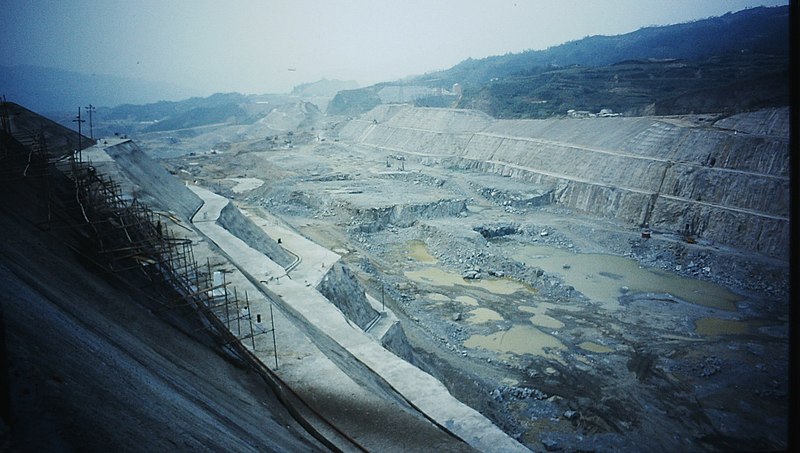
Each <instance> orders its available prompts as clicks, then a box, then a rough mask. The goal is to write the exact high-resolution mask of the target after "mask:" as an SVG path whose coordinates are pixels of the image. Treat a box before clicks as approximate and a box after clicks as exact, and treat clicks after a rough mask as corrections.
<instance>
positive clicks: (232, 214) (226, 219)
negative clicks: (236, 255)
mask: <svg viewBox="0 0 800 453" xmlns="http://www.w3.org/2000/svg"><path fill="white" fill-rule="evenodd" d="M217 223H219V225H220V226H222V227H223V228H225V229H226V230H228V231H230V232H231V233H232V234H233V235H234V236H236V237H238V238H239V239H241V240H242V242H244V243H245V244H247V245H249V246H250V247H252V248H254V249H255V250H258V251H259V252H261V253H263V254H264V255H267V257H269V259H271V260H272V261H275V262H276V263H278V264H280V265H281V266H282V267H284V268H285V267H287V266H289V265H290V264H292V262H294V260H295V258H294V257H293V256H292V255H291V254H289V253H288V252H287V251H286V250H284V249H283V247H281V246H280V245H278V242H277V241H276V240H275V239H274V238H272V237H270V236H269V235H268V234H267V233H266V232H265V231H264V230H263V229H262V228H259V227H258V226H257V225H256V224H255V223H253V221H252V220H250V219H249V218H247V216H245V215H244V214H242V212H241V211H239V208H237V207H236V206H234V204H233V203H231V202H229V203H228V204H227V205H225V207H224V208H222V211H220V213H219V219H217Z"/></svg>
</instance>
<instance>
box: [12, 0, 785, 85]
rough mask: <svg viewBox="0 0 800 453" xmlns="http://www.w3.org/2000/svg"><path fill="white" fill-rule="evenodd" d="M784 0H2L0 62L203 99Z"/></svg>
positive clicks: (444, 61)
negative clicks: (165, 86)
mask: <svg viewBox="0 0 800 453" xmlns="http://www.w3.org/2000/svg"><path fill="white" fill-rule="evenodd" d="M783 4H788V0H592V1H588V0H580V1H579V0H575V1H570V0H528V1H525V0H516V1H513V0H487V1H472V0H452V1H450V0H445V1H437V0H327V1H326V0H285V1H284V0H280V1H279V0H261V1H254V0H253V1H245V0H239V1H237V0H228V1H223V0H0V5H2V8H0V21H2V26H0V64H3V65H16V64H31V65H38V66H53V67H57V68H61V69H67V70H71V71H76V72H82V73H88V74H91V73H97V74H113V75H124V76H131V77H138V78H144V79H148V80H155V81H166V82H172V83H176V84H179V85H183V86H186V87H190V88H193V89H195V90H197V91H198V94H211V93H214V92H221V91H239V92H242V93H282V92H288V91H289V90H291V88H292V87H293V86H295V85H297V84H300V83H304V82H313V81H316V80H319V79H321V78H323V77H326V78H329V79H332V78H337V79H343V80H356V81H358V83H359V84H360V85H361V86H366V85H370V84H373V83H376V82H380V81H388V80H396V79H399V78H402V77H405V76H408V75H415V74H422V73H424V72H428V71H433V70H439V69H446V68H449V67H450V66H452V65H454V64H456V63H458V62H460V61H462V60H464V59H466V58H468V57H472V58H482V57H486V56H489V55H499V54H504V53H508V52H521V51H523V50H526V49H534V50H538V49H544V48H547V47H550V46H553V45H558V44H561V43H563V42H565V41H570V40H574V39H580V38H583V37H585V36H589V35H615V34H621V33H627V32H631V31H634V30H637V29H639V28H641V27H645V26H648V25H666V24H673V23H679V22H686V21H690V20H695V19H702V18H706V17H709V16H719V15H722V14H725V13H726V12H728V11H732V12H733V11H739V10H741V9H745V8H748V7H753V6H760V5H764V6H774V5H783Z"/></svg>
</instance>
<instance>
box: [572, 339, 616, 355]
mask: <svg viewBox="0 0 800 453" xmlns="http://www.w3.org/2000/svg"><path fill="white" fill-rule="evenodd" d="M578 347H579V348H581V349H584V350H586V351H589V352H595V353H598V354H608V353H609V352H614V350H613V349H611V348H609V347H608V346H604V345H602V344H598V343H595V342H593V341H584V342H583V343H581V344H579V345H578Z"/></svg>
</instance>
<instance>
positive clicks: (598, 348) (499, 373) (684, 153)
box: [140, 106, 790, 451]
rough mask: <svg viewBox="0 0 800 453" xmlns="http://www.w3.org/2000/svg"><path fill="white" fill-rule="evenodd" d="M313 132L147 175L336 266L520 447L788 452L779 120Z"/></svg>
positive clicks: (393, 113) (439, 116) (348, 123)
mask: <svg viewBox="0 0 800 453" xmlns="http://www.w3.org/2000/svg"><path fill="white" fill-rule="evenodd" d="M317 121H318V122H317V123H314V126H313V127H314V131H315V132H314V133H315V134H316V139H314V140H311V141H308V142H302V143H301V142H297V143H294V144H291V145H289V146H282V147H274V146H268V143H272V142H275V140H271V141H270V140H265V139H264V138H263V137H261V138H253V139H248V140H245V141H240V142H237V141H235V140H233V139H230V140H229V142H230V143H231V146H230V148H229V149H227V150H226V151H224V152H214V153H203V152H199V151H200V149H201V148H199V147H198V148H193V144H192V141H191V140H184V141H182V143H181V145H180V146H181V147H182V148H181V149H176V150H174V151H173V152H171V153H170V156H174V155H180V157H171V158H169V159H164V160H162V163H163V164H164V165H165V166H166V167H167V168H168V169H169V170H170V172H171V173H173V174H174V175H176V176H177V177H179V178H182V179H184V180H186V182H191V183H197V184H199V185H201V186H205V187H206V188H208V189H210V190H212V191H214V192H217V193H219V194H222V195H224V196H226V197H228V198H230V199H231V200H233V201H234V203H235V204H236V205H237V206H238V207H239V208H240V209H243V210H251V211H252V212H255V213H258V212H263V213H264V215H265V216H276V217H278V218H280V221H281V222H285V225H287V227H288V228H291V229H293V230H295V231H296V232H298V233H300V234H302V235H303V236H305V237H306V238H308V239H311V240H312V241H315V242H316V243H317V244H319V245H322V246H324V247H326V248H327V249H329V250H332V251H334V252H336V254H338V255H340V256H341V260H340V262H341V263H342V264H343V265H346V266H347V267H348V268H349V269H350V270H351V271H352V272H353V273H354V275H355V276H356V277H357V278H358V280H359V282H360V283H361V285H363V287H364V288H366V291H367V295H368V296H371V297H372V298H373V299H374V300H378V301H382V302H383V303H385V305H386V306H387V307H389V308H390V309H391V310H392V311H393V312H394V313H395V314H396V315H397V317H398V319H399V320H400V324H399V325H400V326H401V327H402V329H403V331H404V336H405V337H407V340H405V339H404V340H403V341H397V338H391V339H384V343H385V344H386V346H387V347H389V348H390V349H392V350H393V352H395V353H396V354H397V355H399V356H401V357H403V358H404V359H405V360H407V361H409V362H410V363H412V364H413V365H416V366H418V367H419V368H421V369H422V370H424V371H426V372H428V373H430V374H431V375H433V376H434V377H436V378H438V379H439V380H440V381H441V382H442V383H443V384H444V385H445V386H446V387H447V389H448V390H449V392H450V393H451V394H452V395H453V396H455V397H456V398H458V399H459V400H461V401H462V402H464V403H465V404H467V405H469V406H471V407H472V408H474V409H476V410H477V411H479V412H480V413H481V414H483V415H484V416H485V417H487V418H488V419H489V420H491V421H492V422H493V423H494V424H496V425H497V426H498V427H500V428H501V429H502V430H503V431H505V432H506V433H507V434H509V435H510V436H512V437H514V438H516V439H518V440H519V441H520V442H521V443H522V444H524V445H526V446H527V447H528V448H531V449H533V450H541V449H543V448H544V449H548V450H556V449H565V450H578V449H585V450H594V451H641V450H642V449H648V450H657V451H696V450H706V449H710V450H729V449H731V448H736V449H741V448H745V449H748V450H770V449H781V448H785V447H786V445H787V444H786V442H787V429H788V421H787V410H788V404H787V398H786V397H787V393H788V364H789V349H788V328H789V295H788V294H789V277H788V276H789V269H788V250H789V248H788V242H789V183H790V181H789V148H788V131H789V124H788V123H789V120H788V109H772V110H765V111H759V112H752V113H745V114H740V115H735V116H732V117H721V116H716V115H690V116H682V117H669V118H660V117H640V118H625V117H617V118H594V119H565V118H560V119H551V120H513V121H512V120H495V119H492V118H490V117H487V116H485V115H482V114H480V113H475V112H468V111H455V110H448V109H421V108H411V107H408V106H381V107H378V108H376V109H375V110H373V111H371V112H369V113H367V114H364V115H362V116H360V117H358V118H353V119H348V120H343V119H335V118H321V119H320V118H317ZM301 123H302V122H301V121H298V122H297V124H301ZM306 127H311V125H310V122H306ZM295 132H296V133H295V136H300V135H301V134H300V132H308V130H306V131H301V130H298V131H295ZM201 140H204V138H203V137H202V135H201V136H199V137H198V141H201ZM281 140H283V138H281ZM291 140H292V139H291V137H290V136H286V138H285V141H288V142H291ZM278 141H280V140H278ZM140 143H142V146H143V148H145V150H146V149H147V146H148V137H146V136H145V137H142V138H141V140H140ZM190 153H191V155H190ZM156 157H157V155H156ZM258 180H260V181H263V184H261V185H259V184H258V183H257V182H258ZM243 182H247V185H242V184H241V183H243ZM248 189H249V190H248ZM262 210H263V211H262ZM267 212H268V213H269V214H266V213H267Z"/></svg>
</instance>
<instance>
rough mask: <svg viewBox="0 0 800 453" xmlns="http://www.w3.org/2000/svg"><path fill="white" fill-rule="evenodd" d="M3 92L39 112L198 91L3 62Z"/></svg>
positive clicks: (0, 85) (171, 97)
mask: <svg viewBox="0 0 800 453" xmlns="http://www.w3.org/2000/svg"><path fill="white" fill-rule="evenodd" d="M0 94H4V95H5V96H6V98H7V99H8V100H9V101H13V102H16V103H18V104H22V105H25V106H27V107H28V108H30V109H32V110H34V111H39V112H61V111H68V112H74V111H75V109H77V108H78V107H81V108H82V107H83V106H86V105H88V104H90V103H91V104H92V105H95V106H98V107H100V106H107V107H112V106H115V105H120V104H125V103H129V104H144V103H148V102H157V101H160V100H177V99H185V98H187V97H189V96H192V95H196V94H197V92H196V91H194V90H192V89H190V88H187V87H183V86H177V85H173V84H169V83H163V82H153V81H149V80H142V79H135V78H131V77H118V76H111V75H105V74H91V75H90V74H81V73H77V72H72V71H65V70H62V69H56V68H48V67H40V66H28V65H21V66H0Z"/></svg>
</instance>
